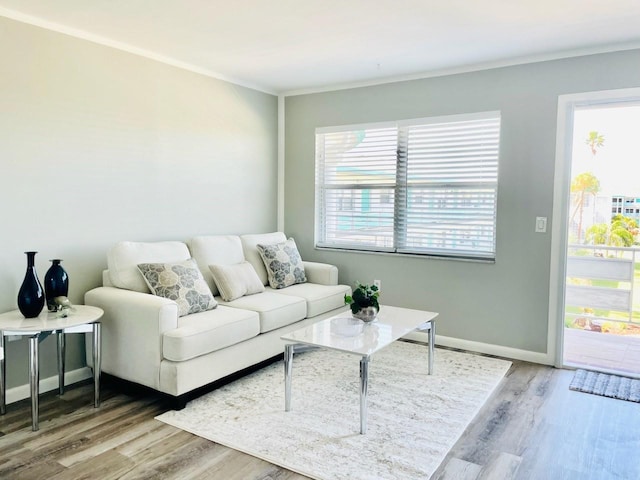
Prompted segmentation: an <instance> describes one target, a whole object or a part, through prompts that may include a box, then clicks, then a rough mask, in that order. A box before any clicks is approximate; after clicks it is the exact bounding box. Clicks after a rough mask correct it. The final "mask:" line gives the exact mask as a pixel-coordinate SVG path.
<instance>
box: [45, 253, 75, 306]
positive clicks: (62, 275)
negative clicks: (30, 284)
mask: <svg viewBox="0 0 640 480" xmlns="http://www.w3.org/2000/svg"><path fill="white" fill-rule="evenodd" d="M61 261H62V260H60V259H59V258H55V259H53V260H51V263H52V265H51V267H49V270H47V273H45V275H44V292H45V295H46V297H47V308H48V309H49V311H50V312H55V311H56V310H57V309H58V306H57V305H56V302H55V301H54V300H53V299H54V298H56V297H66V296H67V294H68V293H69V276H68V275H67V272H65V271H64V268H62V265H60V262H61Z"/></svg>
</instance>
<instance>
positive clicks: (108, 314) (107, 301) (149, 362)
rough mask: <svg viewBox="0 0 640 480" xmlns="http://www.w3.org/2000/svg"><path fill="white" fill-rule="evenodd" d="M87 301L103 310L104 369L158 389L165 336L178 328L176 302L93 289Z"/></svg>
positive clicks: (130, 293) (115, 290) (129, 292)
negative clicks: (167, 332) (164, 334)
mask: <svg viewBox="0 0 640 480" xmlns="http://www.w3.org/2000/svg"><path fill="white" fill-rule="evenodd" d="M84 301H85V304H87V305H93V306H96V307H100V308H102V310H104V315H103V317H102V318H101V320H100V322H101V324H102V370H103V371H104V372H106V373H109V374H111V375H115V376H116V377H119V378H123V379H125V380H129V381H132V382H136V383H140V384H142V385H146V386H148V387H152V388H154V389H156V390H157V389H159V387H160V362H161V360H162V336H163V333H164V332H166V331H168V330H173V329H175V328H177V326H178V305H177V304H176V302H174V301H173V300H168V299H166V298H162V297H157V296H155V295H151V294H148V293H140V292H134V291H131V290H124V289H121V288H115V287H99V288H95V289H93V290H90V291H88V292H87V293H86V294H85V296H84ZM89 347H90V346H89ZM87 350H88V351H87V354H88V355H87V358H88V359H90V358H91V357H90V354H91V351H90V348H87Z"/></svg>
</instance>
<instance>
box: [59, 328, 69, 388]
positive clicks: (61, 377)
mask: <svg viewBox="0 0 640 480" xmlns="http://www.w3.org/2000/svg"><path fill="white" fill-rule="evenodd" d="M57 336H58V393H60V395H64V370H65V369H64V367H65V358H66V349H67V345H66V338H65V334H64V331H62V330H60V331H59V332H58V334H57Z"/></svg>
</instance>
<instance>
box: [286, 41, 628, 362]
mask: <svg viewBox="0 0 640 480" xmlns="http://www.w3.org/2000/svg"><path fill="white" fill-rule="evenodd" d="M638 86H640V50H634V51H627V52H618V53H611V54H602V55H593V56H584V57H576V58H571V59H566V60H558V61H550V62H543V63H537V64H528V65H522V66H514V67H505V68H499V69H492V70H485V71H479V72H473V73H467V74H458V75H451V76H443V77H437V78H430V79H424V80H415V81H407V82H399V83H393V84H387V85H380V86H374V87H363V88H354V89H348V90H341V91H334V92H328V93H318V94H308V95H299V96H291V97H288V98H286V104H285V121H286V130H285V143H286V152H285V153H286V169H285V175H286V180H285V186H286V189H285V205H286V209H285V229H286V231H287V233H288V234H289V235H292V236H294V237H295V238H296V241H297V243H298V245H299V247H300V249H301V253H302V255H303V258H305V259H308V260H316V261H326V262H330V263H334V264H336V265H338V266H339V268H340V281H341V282H343V283H348V284H352V283H353V282H355V281H356V280H358V281H361V282H365V283H366V282H371V281H372V280H374V279H381V280H382V295H381V300H382V303H383V304H384V303H388V304H391V305H401V306H407V307H414V308H421V309H428V310H433V311H437V312H440V317H439V321H438V333H439V334H441V335H445V336H448V337H454V338H458V339H464V340H471V341H475V342H483V343H488V344H494V345H501V346H506V347H512V348H516V349H522V350H528V351H532V352H542V353H544V352H546V349H547V318H548V307H549V298H548V297H549V263H550V250H551V237H550V234H549V233H547V234H535V233H533V230H534V220H535V217H536V216H546V217H549V222H550V220H551V214H552V198H553V176H554V168H555V163H554V162H555V146H556V123H557V122H556V116H557V103H558V96H559V95H562V94H570V93H578V92H585V91H595V90H607V89H617V88H627V87H638ZM489 110H500V111H501V113H502V133H501V144H500V167H499V187H498V224H497V256H496V262H495V264H485V263H470V262H461V261H445V260H436V259H429V258H415V257H402V256H393V255H375V254H359V253H346V252H333V251H318V250H314V248H313V229H314V223H313V222H314V220H313V219H314V129H315V128H316V127H325V126H333V125H344V124H352V123H363V122H376V121H385V120H398V119H407V118H418V117H426V116H436V115H451V114H460V113H471V112H480V111H489ZM549 227H550V223H549ZM548 231H550V230H549V229H548Z"/></svg>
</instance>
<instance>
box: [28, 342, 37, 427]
mask: <svg viewBox="0 0 640 480" xmlns="http://www.w3.org/2000/svg"><path fill="white" fill-rule="evenodd" d="M38 340H39V339H38V335H34V336H32V337H29V384H30V386H31V428H32V430H33V431H34V432H37V431H38V429H39V428H40V427H39V425H38V395H39V394H40V371H39V368H38V343H39V342H38Z"/></svg>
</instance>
